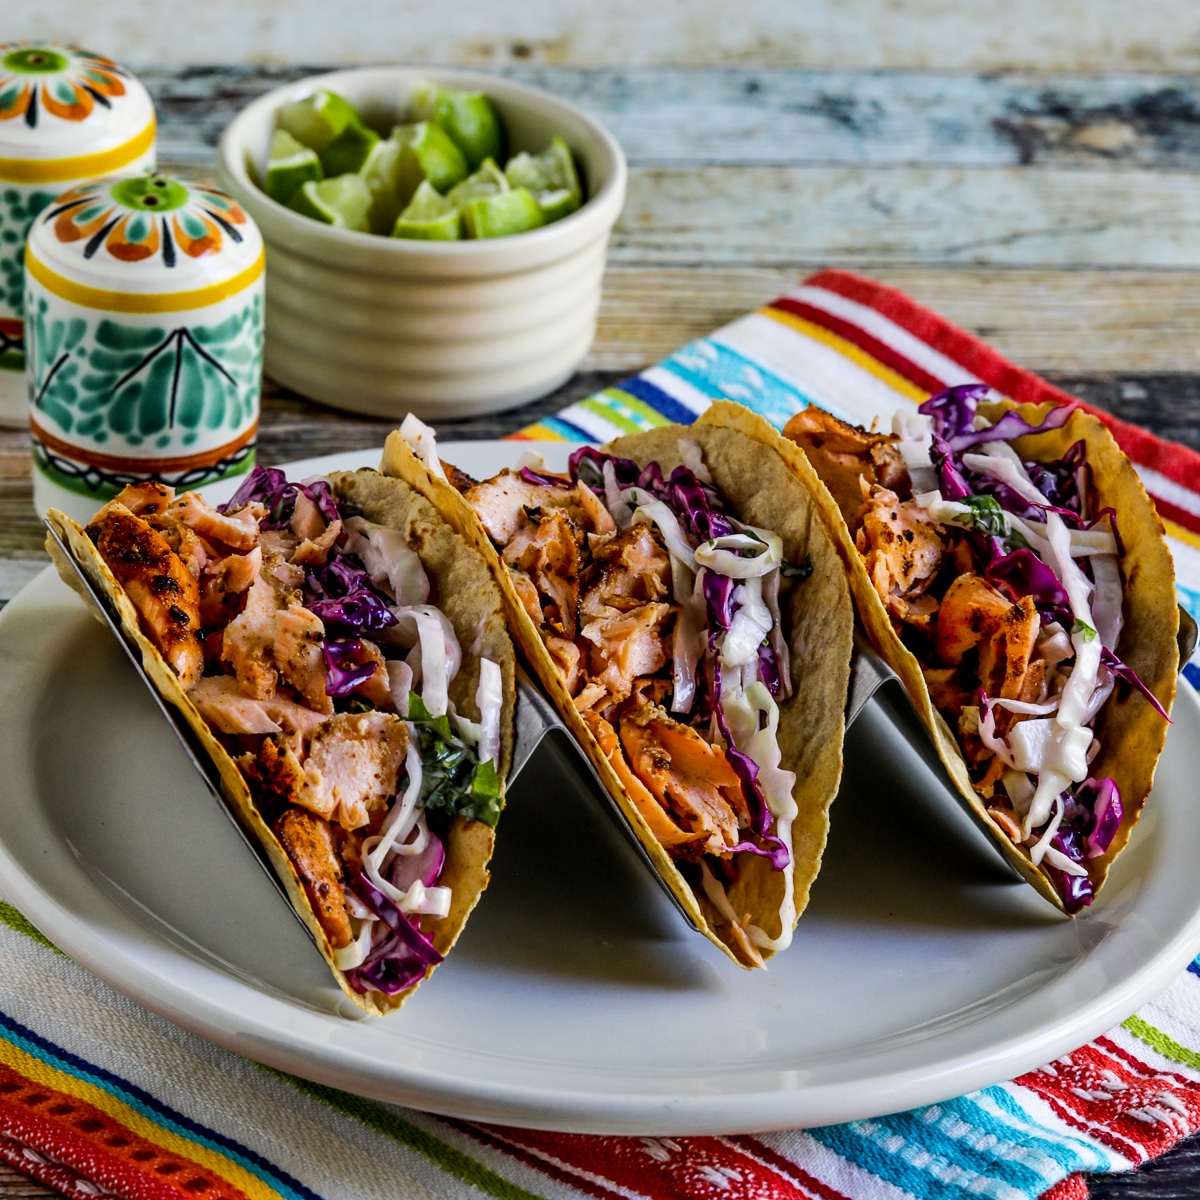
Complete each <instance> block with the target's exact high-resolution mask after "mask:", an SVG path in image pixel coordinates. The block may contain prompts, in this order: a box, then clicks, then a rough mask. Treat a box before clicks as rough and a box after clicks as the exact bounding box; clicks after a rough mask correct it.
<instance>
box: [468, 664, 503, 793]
mask: <svg viewBox="0 0 1200 1200" xmlns="http://www.w3.org/2000/svg"><path fill="white" fill-rule="evenodd" d="M475 703H476V705H477V706H478V708H479V742H478V747H477V749H478V753H479V761H480V762H481V763H485V762H492V763H495V765H496V770H497V771H499V769H500V710H501V708H502V707H503V705H504V678H503V676H502V675H501V673H500V666H499V664H498V663H494V662H492V660H491V659H490V658H481V659H480V660H479V686H478V687H477V688H476V689H475Z"/></svg>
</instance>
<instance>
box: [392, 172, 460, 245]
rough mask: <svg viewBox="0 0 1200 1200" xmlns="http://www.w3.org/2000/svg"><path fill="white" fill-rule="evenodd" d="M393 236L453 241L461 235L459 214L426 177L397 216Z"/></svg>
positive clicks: (429, 240)
mask: <svg viewBox="0 0 1200 1200" xmlns="http://www.w3.org/2000/svg"><path fill="white" fill-rule="evenodd" d="M392 237H398V238H420V239H421V240H423V241H427V242H454V241H457V240H458V239H459V238H460V237H462V217H461V215H460V214H459V211H458V209H457V208H455V207H454V205H453V204H451V203H450V201H449V200H447V199H446V197H445V196H443V195H441V194H440V193H439V192H438V191H437V189H436V188H434V187H433V186H432V185H431V184H430V183H429V181H428V180H425V181H423V182H422V183H421V186H420V187H419V188H417V190H416V193H415V194H414V195H413V198H412V201H411V202H410V203H409V205H408V207H407V208H406V209H405V210H404V211H403V212H402V213H401V214H400V216H399V217H397V218H396V224H395V226H394V228H393V229H392Z"/></svg>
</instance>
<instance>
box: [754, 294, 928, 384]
mask: <svg viewBox="0 0 1200 1200" xmlns="http://www.w3.org/2000/svg"><path fill="white" fill-rule="evenodd" d="M758 315H759V316H760V317H770V318H771V320H772V321H778V322H779V323H780V324H781V325H787V326H788V327H789V328H790V329H794V330H795V331H796V332H797V333H802V334H803V335H804V336H805V337H808V338H812V340H813V341H814V342H820V343H821V344H822V345H825V346H828V347H829V348H830V349H831V350H836V351H837V352H838V353H839V354H840V355H842V357H843V358H848V359H849V360H850V361H851V362H852V363H854V364H855V366H859V367H861V368H862V369H863V370H864V371H866V372H867V373H868V374H870V375H874V376H875V378H876V379H878V380H879V381H880V382H881V383H885V384H887V386H888V387H890V388H892V389H893V390H894V391H897V392H899V393H900V394H901V395H902V396H907V397H908V399H910V400H913V401H916V403H918V404H924V403H925V401H926V400H928V399H929V393H928V392H927V391H926V390H925V389H924V388H920V387H917V385H916V384H915V383H910V382H909V381H908V380H907V379H905V378H904V376H903V375H900V374H898V373H897V372H895V371H893V370H892V369H891V367H885V366H884V365H883V363H881V362H880V361H879V360H878V359H877V358H873V357H872V356H871V355H870V354H868V353H867V352H866V351H865V350H860V349H859V347H857V346H856V345H854V343H853V342H848V341H846V339H845V338H844V337H839V336H838V335H837V334H836V333H830V332H829V330H828V329H823V328H822V327H821V326H820V325H815V324H813V322H812V321H806V320H805V319H804V318H803V317H797V316H795V315H794V314H793V313H789V312H783V311H782V310H780V309H778V308H760V309H759V310H758Z"/></svg>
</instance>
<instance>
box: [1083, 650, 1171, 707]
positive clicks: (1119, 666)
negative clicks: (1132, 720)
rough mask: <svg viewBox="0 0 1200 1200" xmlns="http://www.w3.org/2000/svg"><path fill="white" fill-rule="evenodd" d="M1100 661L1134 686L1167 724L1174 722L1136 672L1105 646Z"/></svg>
mask: <svg viewBox="0 0 1200 1200" xmlns="http://www.w3.org/2000/svg"><path fill="white" fill-rule="evenodd" d="M1100 661H1101V662H1102V663H1103V664H1104V665H1105V666H1106V667H1107V668H1108V669H1109V670H1110V671H1111V672H1112V673H1113V674H1114V675H1116V676H1117V678H1118V679H1124V680H1125V682H1126V683H1128V684H1130V685H1131V686H1132V687H1134V688H1136V689H1137V690H1138V691H1139V692H1141V693H1142V695H1143V696H1145V697H1146V699H1147V700H1149V701H1150V703H1151V705H1153V707H1154V711H1155V712H1157V713H1158V715H1159V716H1160V717H1162V719H1163V720H1164V721H1166V722H1167V724H1168V725H1172V724H1174V722H1173V721H1172V720H1171V718H1170V717H1169V716H1168V715H1167V710H1166V709H1165V708H1163V706H1162V705H1161V704H1160V703H1159V701H1158V697H1157V696H1156V695H1155V694H1154V693H1153V692H1152V691H1151V690H1150V689H1149V688H1148V687H1147V686H1146V685H1145V684H1144V683H1143V682H1142V681H1141V680H1140V679H1139V678H1138V675H1137V672H1136V671H1135V670H1134V669H1133V668H1132V667H1128V666H1126V665H1125V664H1124V663H1123V662H1122V661H1121V660H1120V659H1119V658H1118V657H1117V656H1116V655H1115V654H1114V653H1113V652H1112V651H1111V650H1110V649H1109V648H1108V647H1107V646H1105V647H1104V648H1103V649H1102V650H1101V651H1100Z"/></svg>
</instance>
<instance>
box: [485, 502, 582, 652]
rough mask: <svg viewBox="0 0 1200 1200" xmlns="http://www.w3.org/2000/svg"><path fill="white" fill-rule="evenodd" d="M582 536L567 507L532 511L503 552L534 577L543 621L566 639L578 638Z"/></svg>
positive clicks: (517, 566) (507, 558)
mask: <svg viewBox="0 0 1200 1200" xmlns="http://www.w3.org/2000/svg"><path fill="white" fill-rule="evenodd" d="M581 537H582V534H581V532H580V529H579V526H578V525H576V523H575V522H574V521H573V520H572V519H571V517H570V516H569V515H568V513H567V512H566V511H565V510H564V509H561V508H543V509H538V510H536V511H534V512H531V513H530V514H529V517H528V519H526V520H525V522H524V524H523V525H522V526H521V527H520V529H519V530H518V531H517V532H516V533H515V534H514V535H513V537H512V539H511V540H510V541H509V543H508V545H506V546H505V547H504V552H503V555H502V557H503V559H504V561H505V562H506V563H507V564H508V565H509V566H510V567H516V568H518V569H519V570H521V571H524V572H525V574H526V575H528V576H529V578H530V579H531V580H533V585H534V587H535V588H537V591H538V594H539V596H540V597H541V598H542V606H541V607H542V615H541V623H542V624H544V625H548V626H549V627H550V628H551V629H552V630H553V631H554V632H555V633H557V634H560V635H561V636H563V637H566V638H571V637H574V636H575V630H576V610H577V609H578V607H579V568H580V561H579V542H580V539H581ZM546 601H549V603H546Z"/></svg>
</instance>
